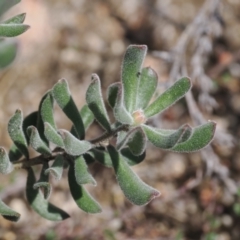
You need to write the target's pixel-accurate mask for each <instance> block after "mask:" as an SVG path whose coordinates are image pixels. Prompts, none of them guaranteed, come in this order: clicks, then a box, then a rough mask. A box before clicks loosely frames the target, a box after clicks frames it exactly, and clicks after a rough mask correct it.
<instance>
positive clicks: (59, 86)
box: [52, 79, 85, 139]
mask: <svg viewBox="0 0 240 240" xmlns="http://www.w3.org/2000/svg"><path fill="white" fill-rule="evenodd" d="M52 93H53V97H54V99H55V100H56V102H57V103H58V105H59V107H60V108H61V109H62V110H63V112H64V113H65V114H66V116H67V117H68V118H69V119H70V120H71V121H72V123H73V125H74V128H75V130H76V132H77V134H78V137H79V138H80V139H84V136H85V130H84V125H83V121H82V118H81V115H80V113H79V111H78V109H77V106H76V104H75V102H74V101H73V98H72V96H71V93H70V90H69V87H68V83H67V81H66V80H65V79H61V80H59V81H58V82H57V83H56V84H55V85H54V86H53V90H52Z"/></svg>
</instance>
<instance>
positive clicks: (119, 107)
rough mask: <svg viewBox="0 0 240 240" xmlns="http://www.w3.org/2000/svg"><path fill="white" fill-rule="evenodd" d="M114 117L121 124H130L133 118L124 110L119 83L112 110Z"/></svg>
mask: <svg viewBox="0 0 240 240" xmlns="http://www.w3.org/2000/svg"><path fill="white" fill-rule="evenodd" d="M113 113H114V117H115V118H116V120H117V121H119V122H120V123H122V124H132V123H133V118H132V116H131V115H130V113H129V112H128V111H127V110H126V108H125V106H124V101H123V89H122V85H121V84H120V83H119V87H118V95H117V101H116V103H115V106H114V108H113Z"/></svg>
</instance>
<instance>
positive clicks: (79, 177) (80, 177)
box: [74, 156, 97, 186]
mask: <svg viewBox="0 0 240 240" xmlns="http://www.w3.org/2000/svg"><path fill="white" fill-rule="evenodd" d="M74 170H75V177H76V181H77V183H78V184H79V185H82V184H87V183H91V184H93V185H94V186H96V185H97V183H96V181H95V179H94V178H93V176H92V175H91V174H90V173H89V172H88V166H87V164H86V162H85V159H84V158H83V156H79V157H77V158H75V159H74Z"/></svg>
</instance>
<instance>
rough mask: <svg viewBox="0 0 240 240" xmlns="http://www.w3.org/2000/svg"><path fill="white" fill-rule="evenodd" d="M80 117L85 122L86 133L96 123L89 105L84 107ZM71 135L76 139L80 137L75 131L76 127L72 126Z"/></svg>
mask: <svg viewBox="0 0 240 240" xmlns="http://www.w3.org/2000/svg"><path fill="white" fill-rule="evenodd" d="M80 115H81V117H82V121H83V125H84V129H85V131H87V129H88V128H89V127H90V125H91V124H92V123H93V121H94V115H93V113H92V111H91V110H90V109H89V107H88V105H84V106H83V107H82V108H81V110H80ZM70 132H71V134H72V135H73V136H75V137H77V136H78V134H77V133H76V131H75V128H74V126H72V128H71V131H70Z"/></svg>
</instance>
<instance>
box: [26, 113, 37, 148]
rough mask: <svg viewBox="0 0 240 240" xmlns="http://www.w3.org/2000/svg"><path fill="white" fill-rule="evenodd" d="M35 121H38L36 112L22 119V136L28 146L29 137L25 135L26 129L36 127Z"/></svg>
mask: <svg viewBox="0 0 240 240" xmlns="http://www.w3.org/2000/svg"><path fill="white" fill-rule="evenodd" d="M37 121H38V111H35V112H32V113H30V114H29V115H27V116H26V117H25V118H24V119H23V132H24V135H25V138H26V140H27V143H28V145H29V136H28V133H27V129H28V127H30V126H34V127H37Z"/></svg>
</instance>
